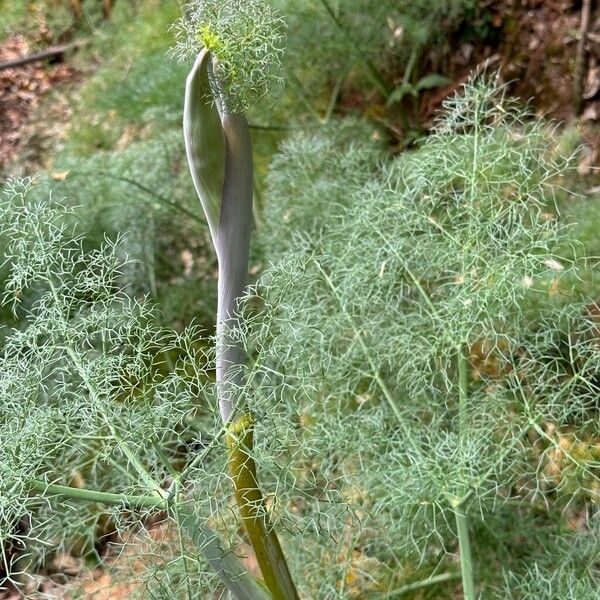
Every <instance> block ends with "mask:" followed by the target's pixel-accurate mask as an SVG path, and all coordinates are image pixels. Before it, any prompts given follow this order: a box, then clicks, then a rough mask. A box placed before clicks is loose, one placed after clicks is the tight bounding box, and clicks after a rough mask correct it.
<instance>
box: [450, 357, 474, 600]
mask: <svg viewBox="0 0 600 600" xmlns="http://www.w3.org/2000/svg"><path fill="white" fill-rule="evenodd" d="M457 360H458V428H459V429H458V431H459V437H460V442H459V443H460V444H463V443H464V442H465V441H466V439H465V438H466V436H467V433H468V431H467V428H468V398H469V371H468V366H469V365H468V359H467V357H466V355H465V351H464V349H463V348H462V346H459V347H458V348H457ZM452 506H453V509H454V516H455V519H456V530H457V534H458V546H459V551H460V570H461V575H462V585H463V594H464V597H465V600H475V599H476V596H475V583H474V578H473V557H472V554H471V540H470V538H469V517H468V514H467V502H465V501H462V500H459V501H458V502H453V503H452Z"/></svg>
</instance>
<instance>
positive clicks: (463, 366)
mask: <svg viewBox="0 0 600 600" xmlns="http://www.w3.org/2000/svg"><path fill="white" fill-rule="evenodd" d="M456 352H457V362H458V431H459V434H460V437H461V440H462V439H463V437H464V436H465V435H466V432H467V423H468V406H467V401H468V395H469V374H468V361H467V357H466V356H465V354H464V352H463V349H462V347H460V346H459V347H458V348H457V349H456Z"/></svg>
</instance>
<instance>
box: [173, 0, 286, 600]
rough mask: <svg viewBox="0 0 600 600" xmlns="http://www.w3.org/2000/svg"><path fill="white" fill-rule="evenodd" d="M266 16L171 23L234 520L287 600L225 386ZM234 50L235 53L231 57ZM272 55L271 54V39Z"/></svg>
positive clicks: (250, 429) (269, 27)
mask: <svg viewBox="0 0 600 600" xmlns="http://www.w3.org/2000/svg"><path fill="white" fill-rule="evenodd" d="M270 15H271V13H270V12H269V9H268V7H266V5H264V4H263V3H262V2H256V1H253V2H249V3H241V2H239V0H228V1H226V2H220V3H216V2H214V1H206V2H200V3H199V4H198V5H190V6H189V7H188V11H187V16H186V17H185V18H184V19H183V20H182V21H181V23H180V24H179V25H178V28H179V32H180V33H182V32H183V33H184V34H185V35H183V36H180V37H182V38H183V41H180V50H181V51H182V52H181V53H182V54H183V55H185V54H189V51H190V50H191V51H197V56H196V58H195V63H194V66H193V68H192V70H191V72H190V74H189V76H188V79H187V83H186V92H185V104H184V138H185V146H186V153H187V157H188V164H189V167H190V171H191V174H192V178H193V180H194V185H195V187H196V191H197V193H198V196H199V198H200V201H201V203H202V207H203V209H204V212H205V214H206V218H207V221H208V226H209V230H210V234H211V237H212V241H213V244H214V247H215V251H216V254H217V259H218V264H219V283H218V307H217V336H216V339H217V348H216V350H217V353H216V354H217V358H216V371H217V395H218V401H219V411H220V414H221V418H222V420H223V423H224V424H225V426H226V431H227V434H226V438H227V439H226V442H227V446H228V460H229V470H230V474H231V478H232V481H233V484H234V488H235V496H236V500H237V503H238V507H239V511H240V516H241V519H242V523H243V525H244V528H245V530H246V533H247V536H248V539H249V541H250V543H251V544H252V547H253V549H254V552H255V554H256V558H257V561H258V564H259V566H260V569H261V572H262V575H263V577H264V580H265V583H266V585H267V587H268V589H269V591H270V592H271V594H272V596H273V598H274V599H276V600H295V599H297V598H298V593H297V591H296V588H295V585H294V583H293V580H292V578H291V575H290V572H289V569H288V566H287V562H286V559H285V556H284V554H283V551H282V549H281V545H280V544H279V540H278V538H277V535H276V533H275V531H274V529H273V527H272V525H271V523H270V521H269V518H268V513H267V510H266V507H265V502H264V498H263V495H262V492H261V490H260V487H259V484H258V478H257V466H256V463H255V460H254V458H253V455H252V454H253V433H254V421H253V418H252V415H250V414H249V413H248V411H247V410H246V409H245V407H239V406H236V402H235V390H236V389H239V388H240V387H241V386H242V385H243V373H242V366H243V364H244V352H243V349H242V347H241V346H240V345H239V344H236V343H232V342H231V340H229V339H228V331H229V330H230V329H231V328H232V327H234V326H235V324H236V319H237V317H236V309H237V303H238V301H239V299H240V298H241V297H242V295H243V294H244V291H245V288H246V285H247V274H248V259H249V250H250V231H251V224H252V199H253V172H252V144H251V139H250V132H249V128H248V122H247V120H246V117H245V114H244V113H245V110H246V109H247V108H248V106H249V104H250V103H251V102H252V101H253V100H254V101H256V100H257V99H259V98H262V97H263V96H264V95H265V94H266V91H267V89H268V87H269V79H271V78H272V77H273V75H274V73H276V72H277V69H275V70H272V69H270V67H269V64H270V63H268V62H267V59H268V58H269V55H268V50H269V48H270V47H271V46H270V44H269V43H267V44H266V45H265V41H267V42H268V37H267V36H268V35H269V32H271V31H272V32H274V33H273V35H275V37H276V39H279V38H277V35H278V34H277V31H278V30H279V27H278V24H279V21H278V20H277V18H276V17H275V15H274V14H272V18H273V20H272V22H269V19H268V17H269V16H270ZM253 27H254V28H255V31H254V30H253V29H252V28H253ZM248 28H250V30H248ZM248 33H250V34H254V39H255V40H256V44H255V45H253V44H252V43H250V44H248V36H247V35H243V39H244V45H243V48H242V47H241V46H240V47H239V48H238V47H237V45H236V41H237V37H236V36H239V35H241V34H248ZM190 34H191V35H190ZM190 39H191V42H190ZM198 44H200V48H199V49H198V48H196V46H197V45H198ZM265 48H266V50H265ZM236 49H237V51H238V52H239V54H240V55H243V58H244V60H243V61H242V62H240V63H238V58H239V57H238V55H237V54H236ZM266 51H267V53H266V54H265V52H266ZM273 54H274V56H275V58H276V59H277V56H278V51H277V50H276V48H275V49H274V50H273Z"/></svg>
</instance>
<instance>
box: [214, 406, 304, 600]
mask: <svg viewBox="0 0 600 600" xmlns="http://www.w3.org/2000/svg"><path fill="white" fill-rule="evenodd" d="M226 439H227V447H228V449H229V468H230V473H231V478H232V480H233V485H234V488H235V495H236V500H237V504H238V507H239V511H240V517H241V521H242V523H243V525H244V529H245V530H246V533H247V535H248V538H249V541H250V543H251V545H252V548H253V549H254V552H255V554H256V560H257V561H258V564H259V566H260V570H261V572H262V575H263V577H264V580H265V583H266V584H267V587H268V588H269V591H270V592H271V594H272V596H273V600H299V596H298V592H297V591H296V586H295V585H294V581H293V579H292V576H291V574H290V572H289V569H288V566H287V562H286V560H285V556H284V554H283V550H282V549H281V545H280V544H279V540H278V538H277V535H276V533H275V530H274V529H273V526H272V525H271V523H270V521H269V516H268V511H267V507H266V505H265V501H264V497H263V495H262V492H261V490H260V488H259V486H258V477H257V472H256V462H255V460H254V458H253V457H252V454H251V453H252V450H253V444H254V422H253V419H252V417H251V416H250V415H242V416H240V417H238V418H237V419H236V420H235V421H233V423H231V425H230V426H229V427H228V430H227V437H226Z"/></svg>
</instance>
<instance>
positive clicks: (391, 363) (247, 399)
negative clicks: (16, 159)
mask: <svg viewBox="0 0 600 600" xmlns="http://www.w3.org/2000/svg"><path fill="white" fill-rule="evenodd" d="M208 4H209V3H207V5H208ZM251 4H252V3H251ZM214 6H216V4H215V5H214ZM352 131H355V132H357V131H358V128H354V129H352V128H350V129H349V128H348V127H343V126H339V127H338V126H337V124H335V123H334V125H333V126H332V127H330V128H328V129H327V130H326V131H325V132H323V133H317V134H313V135H309V134H302V135H300V136H298V137H297V138H295V139H292V140H291V141H289V142H287V143H286V144H285V145H284V146H283V147H282V151H281V153H280V154H279V156H278V157H277V158H276V159H275V161H274V163H273V169H272V171H271V175H270V176H269V194H268V204H267V207H266V218H265V220H266V221H267V222H268V223H269V225H268V227H267V228H266V229H265V239H264V240H263V241H262V246H263V248H265V251H266V252H269V253H271V257H272V264H271V265H270V266H269V267H268V268H267V269H266V270H265V272H264V274H263V275H262V277H261V279H260V281H259V282H258V284H257V285H256V286H255V287H254V288H253V289H252V290H251V291H249V293H248V296H247V298H246V300H245V301H244V303H243V304H242V306H241V315H242V317H243V318H242V319H240V320H239V321H238V328H237V329H236V330H234V331H232V332H231V336H232V337H234V339H235V340H239V341H240V342H242V343H243V344H245V347H246V350H247V355H248V362H247V365H246V366H245V367H244V370H245V377H244V380H243V385H241V386H240V387H239V389H237V390H236V393H237V395H238V396H239V398H238V400H239V402H238V403H237V406H238V407H239V409H241V410H243V411H251V412H252V414H253V417H254V421H255V423H256V432H255V448H254V449H253V455H254V458H255V460H256V463H257V464H258V465H259V476H260V481H261V485H262V487H263V489H264V492H265V497H266V502H265V503H264V505H261V506H260V507H258V508H260V509H267V510H268V511H269V515H270V519H271V521H272V522H273V523H274V525H275V527H277V529H278V531H280V532H281V539H282V542H283V544H284V547H285V549H286V554H287V555H288V557H289V559H290V562H291V567H292V572H293V574H294V575H295V579H296V581H297V585H298V588H299V591H300V593H301V595H302V597H306V598H318V599H319V600H322V599H323V600H329V599H340V600H341V599H349V598H365V597H369V595H371V596H372V597H373V598H377V597H386V595H385V592H386V591H388V590H395V589H398V588H400V589H402V586H406V585H407V584H412V583H414V584H415V585H419V584H420V582H419V580H423V579H425V580H426V581H425V585H429V586H430V584H433V583H434V582H435V581H436V580H435V577H439V579H438V581H441V582H443V584H444V585H445V586H448V582H449V581H453V580H454V579H455V578H457V577H458V578H460V577H461V574H460V573H459V572H458V571H459V569H458V566H457V561H455V560H451V559H450V557H454V556H456V554H459V556H460V559H461V563H462V566H463V572H462V578H463V585H464V586H465V590H466V591H467V593H468V589H469V586H470V585H471V583H470V580H473V579H474V580H475V584H476V586H477V588H478V591H479V592H480V597H482V598H491V597H498V598H507V599H508V598H511V599H513V598H514V599H517V598H518V599H529V598H531V599H533V598H536V599H548V600H558V599H559V598H560V599H563V598H572V599H573V600H583V599H585V600H587V599H588V598H590V597H593V596H590V595H589V594H590V593H592V594H593V592H594V590H596V589H597V583H598V582H597V578H598V564H597V556H598V552H599V551H600V540H599V536H598V520H597V516H594V514H593V510H594V509H593V506H594V505H593V504H591V503H590V501H592V500H596V501H597V499H598V494H599V490H600V482H599V478H598V462H599V460H600V456H599V455H598V449H597V446H595V445H594V442H593V440H594V439H597V436H598V435H599V434H600V431H599V429H600V426H599V425H598V423H599V419H598V416H599V415H598V414H599V406H598V400H597V398H598V391H599V390H598V387H599V383H598V375H597V373H598V365H599V364H600V349H599V346H598V316H597V315H598V312H599V311H598V309H597V307H595V306H594V305H592V304H589V303H586V302H585V301H584V300H581V299H579V298H576V297H573V294H572V292H571V287H570V286H571V283H572V280H573V279H572V278H574V277H576V276H577V274H578V264H577V262H569V261H567V260H566V259H564V258H561V254H560V249H561V248H564V243H565V241H568V239H569V235H570V234H569V231H568V229H566V228H565V227H563V226H561V225H560V219H559V217H558V216H557V211H556V207H555V205H554V198H553V195H554V193H555V191H556V188H555V187H554V186H555V182H556V178H557V177H558V176H559V174H560V171H561V169H562V167H563V162H564V161H563V159H562V158H561V157H560V156H559V155H558V151H557V144H556V143H555V142H556V140H555V137H554V135H553V132H552V131H551V130H549V129H547V128H546V127H545V126H542V125H539V124H533V123H531V120H530V119H529V118H528V115H527V114H525V113H523V112H522V111H521V110H519V109H518V108H517V107H516V106H515V105H514V104H512V103H511V102H510V101H508V100H507V99H506V98H504V97H503V94H502V91H501V90H498V89H494V88H493V87H490V86H489V85H487V84H482V83H478V82H473V83H471V84H470V85H468V86H466V88H465V89H464V90H463V92H462V93H461V94H459V95H457V96H456V97H455V98H454V99H453V100H452V101H450V102H449V103H448V104H447V106H446V109H445V115H444V117H443V118H442V119H441V120H440V122H439V123H438V126H437V128H436V130H435V132H434V133H433V135H432V136H431V137H430V138H429V139H428V140H427V141H426V142H425V143H424V144H423V145H422V146H421V147H420V148H419V149H417V150H416V151H414V152H413V153H410V154H404V155H402V156H400V157H399V158H396V159H394V160H393V161H389V162H384V160H383V157H382V154H381V152H380V149H379V148H378V146H377V144H376V143H375V142H374V141H373V140H372V139H370V138H369V136H368V135H359V134H358V133H356V134H355V136H354V137H355V138H356V139H352V138H353V136H352V135H351V132H352ZM324 135H325V136H326V138H324V137H323V136H324ZM298 199H301V202H302V204H301V205H298V204H297V202H299V200H298ZM76 231H77V211H76V210H74V209H70V208H69V207H68V205H66V204H65V203H64V202H62V201H59V200H57V199H56V198H55V197H49V196H48V194H47V193H46V192H45V191H44V190H43V189H42V188H41V186H36V185H34V182H32V181H30V180H24V181H13V182H11V183H10V184H9V185H8V187H7V189H6V194H5V197H4V201H3V203H2V205H1V207H0V238H1V240H2V243H3V249H4V256H5V260H6V265H5V266H6V268H7V270H8V276H7V279H6V282H5V290H4V296H3V298H4V301H5V302H7V303H9V304H10V305H12V306H14V311H15V313H16V315H17V316H18V317H19V323H18V326H17V327H15V329H12V330H10V331H6V333H5V343H4V347H3V351H2V355H1V356H0V428H1V429H0V432H1V437H2V439H3V440H11V443H8V444H7V443H3V444H2V446H1V447H0V545H1V547H2V548H3V552H4V555H3V559H4V562H5V563H6V567H7V569H8V570H9V572H10V573H11V576H12V577H13V578H14V579H15V580H16V581H17V582H19V581H20V582H21V583H23V580H22V579H20V577H19V571H27V570H31V564H27V561H23V560H22V561H21V562H19V563H17V564H14V565H11V561H12V558H11V557H12V556H15V555H16V554H14V553H11V544H12V548H13V549H14V548H17V547H18V548H19V549H22V548H25V549H26V554H27V555H28V556H29V560H30V561H32V562H33V561H36V560H37V561H40V562H41V561H42V560H43V559H44V558H45V556H46V555H47V553H48V552H50V551H52V552H54V551H56V549H57V548H61V547H66V546H67V545H68V543H69V542H68V539H69V535H70V534H71V533H72V532H71V531H69V528H68V526H69V522H70V521H72V519H67V518H65V514H67V515H68V513H69V511H74V510H75V508H74V507H75V506H76V505H75V504H73V503H74V502H75V500H76V499H77V498H79V500H81V499H82V498H83V496H84V495H85V494H86V493H89V494H90V495H89V497H88V499H90V500H93V501H94V502H108V503H110V504H112V505H113V508H112V509H111V512H110V513H109V521H110V522H111V523H112V525H113V527H114V528H116V529H118V530H121V533H123V532H124V531H125V529H126V526H128V525H131V524H132V523H138V524H143V523H144V522H145V519H146V517H147V516H148V511H150V510H157V509H163V510H165V511H167V513H168V519H169V522H170V523H171V527H172V535H171V536H166V537H165V539H164V540H163V542H162V543H163V546H162V547H161V549H160V555H159V554H158V552H159V551H158V549H156V548H155V549H154V552H155V554H154V559H155V560H153V566H152V568H151V571H149V572H148V573H146V574H143V575H142V576H141V579H146V582H145V587H142V588H139V589H138V591H137V592H136V593H138V594H139V595H140V596H141V597H156V598H188V599H189V598H207V597H209V594H210V593H211V592H210V590H219V591H222V584H221V583H219V582H218V581H217V580H216V579H215V578H214V577H212V576H211V575H210V572H211V571H212V570H214V569H215V568H217V569H218V567H219V564H220V563H219V561H218V560H212V561H211V559H210V558H208V559H207V560H204V559H200V558H199V556H200V554H199V552H198V550H199V549H200V550H203V551H204V554H205V555H208V556H209V557H212V558H213V559H214V557H215V554H214V552H213V554H210V552H208V553H207V548H208V549H212V550H214V544H213V542H214V538H212V537H211V536H210V535H207V534H206V531H205V529H204V528H205V527H207V526H210V527H211V528H212V529H213V530H216V531H218V533H219V535H220V536H221V539H223V540H224V541H223V542H222V545H220V546H219V548H221V549H222V551H223V556H224V557H225V556H227V557H229V558H231V557H232V556H233V554H232V553H227V552H226V549H232V548H235V547H236V546H238V547H239V542H240V539H239V535H238V522H237V521H236V519H235V517H234V516H233V511H232V498H231V483H230V481H229V478H228V475H227V473H226V457H225V456H224V451H223V450H222V438H223V427H222V425H221V424H220V422H219V419H218V417H217V414H216V399H215V393H214V390H213V385H212V383H211V381H210V377H209V375H210V374H209V373H207V372H206V371H205V366H206V365H208V366H210V365H211V363H212V361H213V356H212V353H210V352H207V351H206V350H205V348H207V347H209V345H208V342H206V341H202V339H201V336H200V332H198V331H197V329H196V328H194V327H191V326H190V327H189V328H187V329H185V330H184V331H183V332H182V333H175V332H169V331H164V330H163V329H161V328H160V327H159V326H158V325H157V324H156V319H155V313H156V309H155V308H153V307H152V305H151V304H150V303H149V302H148V301H147V300H145V299H143V298H140V299H135V298H132V297H130V295H128V294H126V293H124V291H123V290H124V286H125V281H124V275H123V273H125V272H126V271H127V259H126V258H124V252H123V249H122V248H123V245H122V242H121V241H120V240H117V241H109V240H106V241H105V243H104V244H103V245H102V246H101V247H100V248H97V249H89V248H87V247H86V240H84V239H82V238H81V237H79V236H78V235H77V234H76ZM532 300H534V301H532ZM211 344H212V342H211ZM590 440H592V441H590ZM53 483H59V484H64V485H68V486H70V488H69V489H70V490H71V491H68V490H65V489H62V488H61V489H58V488H56V487H51V486H50V487H48V485H49V484H53ZM73 490H75V491H73ZM94 490H97V491H100V490H101V491H102V492H107V493H109V494H112V495H110V497H108V496H107V495H106V494H105V495H104V496H102V495H101V494H97V493H95V492H94ZM32 491H35V492H36V493H32ZM65 494H70V496H69V497H70V498H72V500H69V501H67V502H66V501H65V499H64V498H65ZM184 501H185V502H187V507H186V511H187V512H182V511H180V510H179V508H178V507H180V506H181V504H182V503H183V502H184ZM586 503H587V504H586ZM583 506H587V510H588V512H587V513H586V512H585V511H583V510H580V509H581V507H583ZM59 508H60V510H59ZM576 509H577V510H579V512H578V513H577V516H578V518H579V519H584V520H585V521H586V524H585V529H587V532H586V533H585V534H576V533H572V534H569V535H565V532H564V528H563V527H562V526H557V525H556V524H555V523H560V522H561V521H560V519H561V515H560V513H561V512H563V513H564V514H565V515H568V514H570V513H569V511H575V510H576ZM79 510H81V509H79ZM185 515H188V517H187V518H185V519H182V516H185ZM189 515H192V517H193V519H190V517H189ZM192 521H193V522H192ZM182 528H185V529H186V530H187V531H188V533H190V534H191V537H192V539H193V542H194V543H193V544H190V542H189V540H188V538H187V537H185V536H183V535H182ZM211 544H213V545H211ZM471 546H472V547H473V548H474V550H475V552H473V555H474V558H475V562H474V564H466V563H467V562H469V563H470V561H467V556H468V555H469V554H470V548H471ZM144 552H145V553H146V554H147V553H148V551H147V549H145V550H144ZM449 555H450V556H449ZM207 562H209V563H210V565H211V566H210V568H209V567H208V565H207V564H206V563H207ZM215 565H216V566H215ZM557 565H558V568H555V567H557ZM430 576H433V577H432V578H431V580H429V577H430ZM594 578H596V579H594ZM238 579H239V580H240V581H242V579H241V578H238ZM244 585H245V584H244ZM248 585H250V584H248ZM452 585H453V584H452ZM248 589H252V588H251V585H250V588H248ZM406 589H408V588H405V590H406ZM446 589H447V587H446ZM252 594H254V595H252ZM252 594H251V595H248V596H240V597H248V598H255V597H256V598H258V597H261V595H260V592H256V594H258V595H256V594H255V593H254V592H252ZM388 597H390V596H388ZM391 597H393V596H391Z"/></svg>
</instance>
